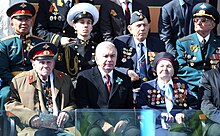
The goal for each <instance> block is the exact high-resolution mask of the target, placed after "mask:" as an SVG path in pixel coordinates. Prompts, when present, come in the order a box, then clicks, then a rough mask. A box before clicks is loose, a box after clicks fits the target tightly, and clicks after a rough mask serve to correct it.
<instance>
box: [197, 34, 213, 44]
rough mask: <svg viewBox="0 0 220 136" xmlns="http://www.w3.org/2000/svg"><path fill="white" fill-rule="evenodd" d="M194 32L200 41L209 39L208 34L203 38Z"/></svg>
mask: <svg viewBox="0 0 220 136" xmlns="http://www.w3.org/2000/svg"><path fill="white" fill-rule="evenodd" d="M196 34H197V37H198V39H199V42H200V43H201V42H202V40H203V39H205V41H206V42H208V41H209V37H210V34H209V35H207V36H206V37H205V38H203V37H202V36H201V35H199V34H198V33H196Z"/></svg>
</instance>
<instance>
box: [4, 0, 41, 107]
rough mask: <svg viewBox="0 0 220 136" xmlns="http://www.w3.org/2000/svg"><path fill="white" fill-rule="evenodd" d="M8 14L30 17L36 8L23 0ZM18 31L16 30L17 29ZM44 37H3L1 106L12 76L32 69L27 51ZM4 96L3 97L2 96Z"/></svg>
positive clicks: (17, 16)
mask: <svg viewBox="0 0 220 136" xmlns="http://www.w3.org/2000/svg"><path fill="white" fill-rule="evenodd" d="M6 13H7V16H8V17H10V18H11V19H17V21H19V19H23V18H25V19H29V18H32V17H33V16H34V15H35V8H34V6H33V5H31V4H30V3H27V2H21V3H17V4H14V5H12V6H11V7H10V8H9V9H8V10H7V12H6ZM15 31H16V30H15ZM42 41H43V39H42V38H40V37H37V36H34V35H31V34H29V33H28V34H25V35H20V34H18V32H17V33H15V34H14V35H11V36H8V37H5V38H2V39H1V41H0V56H1V57H0V62H1V63H0V78H1V79H2V80H3V83H2V87H4V88H2V89H1V90H0V99H1V103H0V108H1V109H2V108H3V103H4V98H5V97H6V96H7V94H8V92H9V85H10V83H11V80H12V78H13V77H14V76H15V75H17V74H18V73H20V72H22V71H26V70H30V69H32V65H31V63H30V60H29V59H28V58H27V52H28V51H29V50H30V49H31V48H32V47H33V46H35V44H37V43H40V42H42ZM1 97H2V98H1Z"/></svg>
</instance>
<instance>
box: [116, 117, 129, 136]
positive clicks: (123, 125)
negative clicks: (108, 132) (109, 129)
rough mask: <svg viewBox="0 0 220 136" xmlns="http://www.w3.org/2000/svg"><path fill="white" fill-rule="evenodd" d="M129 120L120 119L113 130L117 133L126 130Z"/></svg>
mask: <svg viewBox="0 0 220 136" xmlns="http://www.w3.org/2000/svg"><path fill="white" fill-rule="evenodd" d="M127 124H128V121H127V120H121V121H119V122H118V123H117V124H116V125H115V128H114V130H113V132H114V133H115V134H116V135H117V134H122V133H123V132H124V130H125V128H126V127H127Z"/></svg>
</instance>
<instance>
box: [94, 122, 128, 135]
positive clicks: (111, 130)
mask: <svg viewBox="0 0 220 136" xmlns="http://www.w3.org/2000/svg"><path fill="white" fill-rule="evenodd" d="M127 124H128V120H120V121H119V122H118V123H117V124H116V125H115V126H114V127H113V126H112V125H111V124H110V123H108V122H106V121H105V120H100V123H99V124H98V125H99V126H100V127H101V128H102V130H103V131H104V132H105V133H106V134H107V135H112V134H114V135H119V134H122V133H123V132H124V130H125V128H126V127H127Z"/></svg>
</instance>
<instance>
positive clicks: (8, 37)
mask: <svg viewBox="0 0 220 136" xmlns="http://www.w3.org/2000/svg"><path fill="white" fill-rule="evenodd" d="M15 37H17V35H10V36H7V37H4V38H2V39H1V40H2V41H4V40H8V39H11V38H15Z"/></svg>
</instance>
